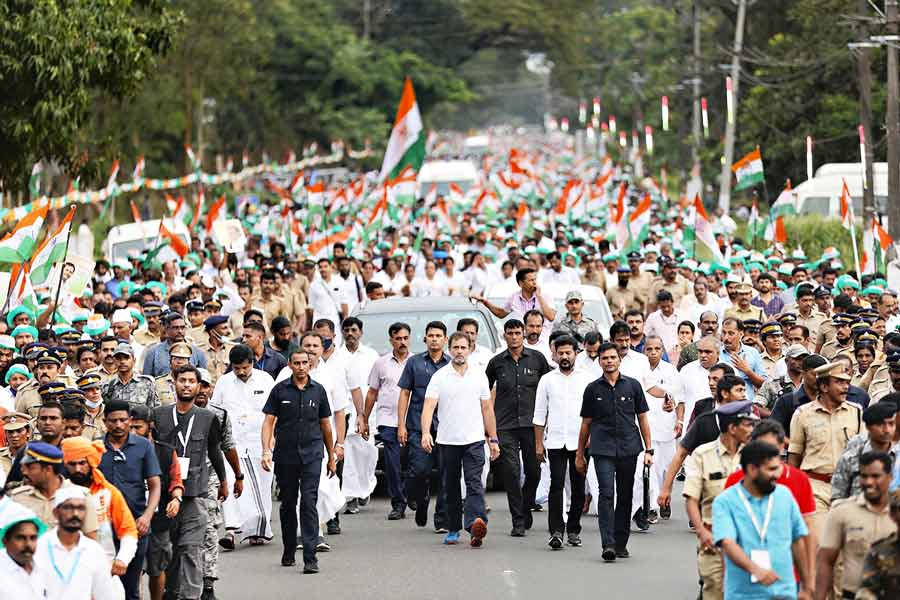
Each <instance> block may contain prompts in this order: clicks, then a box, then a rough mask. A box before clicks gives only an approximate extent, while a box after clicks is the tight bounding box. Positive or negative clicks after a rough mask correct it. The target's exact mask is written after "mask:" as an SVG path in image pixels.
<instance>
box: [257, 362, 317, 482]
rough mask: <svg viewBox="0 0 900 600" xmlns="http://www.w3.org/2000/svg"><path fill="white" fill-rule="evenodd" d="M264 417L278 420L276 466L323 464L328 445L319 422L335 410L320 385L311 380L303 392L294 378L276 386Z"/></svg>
mask: <svg viewBox="0 0 900 600" xmlns="http://www.w3.org/2000/svg"><path fill="white" fill-rule="evenodd" d="M263 413H265V414H267V415H273V416H275V417H276V419H277V420H276V421H275V450H274V452H273V453H272V458H273V460H274V461H275V462H276V463H281V464H287V465H308V464H311V463H313V462H315V461H317V460H318V461H321V460H322V457H323V456H324V450H325V445H324V440H323V438H322V429H321V426H320V425H319V421H320V420H321V419H327V418H328V417H330V416H331V406H330V405H329V404H328V396H327V395H326V394H325V388H324V387H322V385H321V384H320V383H318V382H315V381H313V380H312V379H310V380H308V382H307V384H306V386H305V387H304V388H303V389H300V388H298V387H297V385H296V384H295V383H294V379H293V377H292V378H290V379H286V380H284V381H280V382H278V383H276V384H275V387H273V388H272V391H271V392H270V393H269V398H268V399H267V400H266V405H265V406H264V407H263Z"/></svg>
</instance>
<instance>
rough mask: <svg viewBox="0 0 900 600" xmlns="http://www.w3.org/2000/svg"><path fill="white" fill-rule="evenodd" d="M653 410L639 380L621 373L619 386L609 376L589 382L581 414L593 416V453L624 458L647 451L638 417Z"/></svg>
mask: <svg viewBox="0 0 900 600" xmlns="http://www.w3.org/2000/svg"><path fill="white" fill-rule="evenodd" d="M649 410H650V408H649V407H648V406H647V399H646V398H645V397H644V390H643V389H641V384H640V383H638V381H637V380H636V379H632V378H631V377H626V376H625V375H621V374H620V375H619V379H618V380H617V381H616V384H615V386H611V385H610V384H609V382H608V381H607V380H606V378H605V377H600V378H599V379H597V380H596V381H592V382H591V383H589V384H588V386H587V387H586V388H585V389H584V395H583V396H582V403H581V416H582V417H589V418H590V419H591V455H592V456H623V457H624V456H637V455H638V454H640V453H641V452H643V450H644V443H643V440H641V433H640V430H639V429H638V426H637V416H638V415H640V414H642V413H645V412H648V411H649Z"/></svg>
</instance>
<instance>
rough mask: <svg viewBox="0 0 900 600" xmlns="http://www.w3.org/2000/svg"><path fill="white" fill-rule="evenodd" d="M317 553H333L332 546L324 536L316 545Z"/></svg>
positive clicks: (320, 537)
mask: <svg viewBox="0 0 900 600" xmlns="http://www.w3.org/2000/svg"><path fill="white" fill-rule="evenodd" d="M316 552H331V544H329V543H328V540H326V539H325V537H324V536H321V535H320V536H319V541H318V543H316Z"/></svg>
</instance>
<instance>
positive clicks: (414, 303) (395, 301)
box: [356, 296, 479, 315]
mask: <svg viewBox="0 0 900 600" xmlns="http://www.w3.org/2000/svg"><path fill="white" fill-rule="evenodd" d="M423 300H425V301H424V302H423ZM454 310H479V307H478V305H477V304H474V303H473V302H472V301H471V300H469V299H468V298H463V297H460V296H432V297H430V298H427V299H424V298H385V299H383V300H374V301H370V302H367V303H366V305H365V306H364V307H363V308H362V310H360V311H359V312H358V313H356V314H357V315H372V314H382V313H409V312H439V311H448V312H450V311H454Z"/></svg>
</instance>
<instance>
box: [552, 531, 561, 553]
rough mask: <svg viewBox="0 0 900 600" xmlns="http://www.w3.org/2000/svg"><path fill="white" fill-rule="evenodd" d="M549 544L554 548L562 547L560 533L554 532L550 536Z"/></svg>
mask: <svg viewBox="0 0 900 600" xmlns="http://www.w3.org/2000/svg"><path fill="white" fill-rule="evenodd" d="M549 546H550V547H551V548H553V549H554V550H561V549H562V547H563V541H562V534H561V533H554V534H553V535H551V536H550V542H549Z"/></svg>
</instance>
